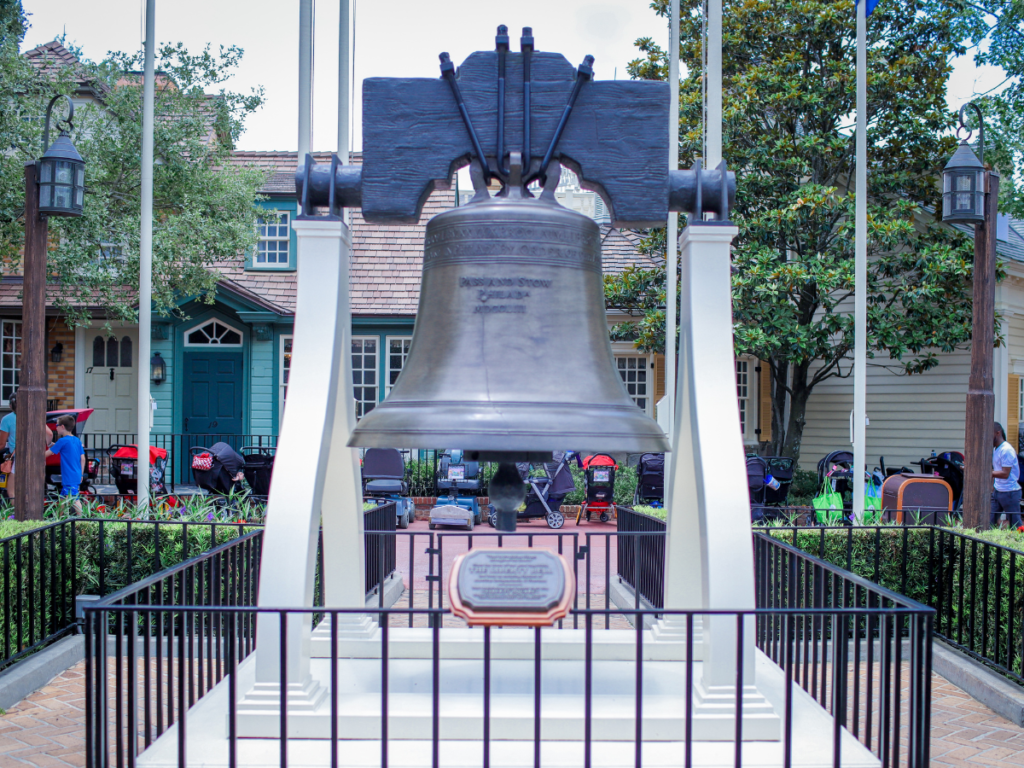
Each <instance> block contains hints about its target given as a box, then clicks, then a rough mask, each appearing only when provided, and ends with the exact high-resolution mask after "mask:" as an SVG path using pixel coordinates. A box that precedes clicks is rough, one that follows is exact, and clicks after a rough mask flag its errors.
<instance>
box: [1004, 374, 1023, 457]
mask: <svg viewBox="0 0 1024 768" xmlns="http://www.w3.org/2000/svg"><path fill="white" fill-rule="evenodd" d="M1006 400H1007V403H1006V439H1007V440H1009V441H1010V445H1016V444H1017V428H1018V425H1019V423H1020V376H1018V375H1016V374H1013V373H1011V374H1010V378H1009V381H1008V382H1007V386H1006Z"/></svg>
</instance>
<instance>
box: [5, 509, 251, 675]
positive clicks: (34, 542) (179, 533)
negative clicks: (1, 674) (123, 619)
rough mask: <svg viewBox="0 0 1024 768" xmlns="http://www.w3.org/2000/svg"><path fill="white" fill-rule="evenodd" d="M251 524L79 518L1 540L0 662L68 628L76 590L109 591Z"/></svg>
mask: <svg viewBox="0 0 1024 768" xmlns="http://www.w3.org/2000/svg"><path fill="white" fill-rule="evenodd" d="M251 527H253V526H248V525H240V524H237V523H207V522H188V521H167V520H161V521H156V520H131V521H124V522H122V521H118V520H103V519H97V520H91V519H77V518H76V519H66V520H61V521H59V522H55V523H50V524H49V525H44V526H42V527H40V528H36V529H34V530H31V531H26V532H24V533H20V534H18V535H16V536H10V537H8V538H6V539H2V540H0V566H2V571H0V593H2V596H0V632H2V643H3V645H2V648H0V667H4V666H7V665H9V664H11V663H13V662H16V661H18V660H19V659H21V658H23V657H24V656H26V655H28V654H30V653H32V652H33V651H36V650H38V649H39V648H41V647H42V646H44V645H47V644H49V643H51V642H53V641H54V640H56V639H58V638H60V637H62V636H63V635H65V634H67V633H68V632H70V631H71V630H72V629H73V628H74V627H75V626H76V623H75V598H76V597H77V596H78V595H80V594H91V595H98V596H101V597H102V596H105V595H108V594H110V593H111V592H114V591H116V590H118V589H121V588H122V587H124V586H126V585H128V584H131V583H133V582H135V581H136V580H138V579H141V578H145V577H147V576H149V575H150V574H153V573H157V572H159V571H162V570H163V569H164V568H166V567H168V566H169V565H172V564H174V563H177V562H180V561H181V560H185V559H188V558H189V557H192V556H193V555H194V554H198V553H199V552H203V551H205V550H207V549H209V548H210V547H211V546H214V545H216V543H217V542H223V541H227V540H229V539H234V538H237V537H238V536H241V535H242V533H243V532H244V530H245V529H248V528H251Z"/></svg>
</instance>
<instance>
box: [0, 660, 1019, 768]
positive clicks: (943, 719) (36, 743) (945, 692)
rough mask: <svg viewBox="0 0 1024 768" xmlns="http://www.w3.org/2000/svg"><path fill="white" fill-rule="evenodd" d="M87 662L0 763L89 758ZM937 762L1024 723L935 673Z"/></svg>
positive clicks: (10, 719)
mask: <svg viewBox="0 0 1024 768" xmlns="http://www.w3.org/2000/svg"><path fill="white" fill-rule="evenodd" d="M83 682H84V663H81V664H77V665H75V666H74V667H72V668H71V669H69V670H68V671H66V672H64V673H63V674H62V675H59V676H58V677H56V678H54V679H53V680H52V681H51V682H50V684H49V685H47V686H46V687H45V688H43V689H42V690H40V691H37V692H36V693H34V694H32V695H31V696H29V697H28V698H27V699H25V700H24V701H22V702H20V703H19V704H18V705H17V706H15V707H13V708H12V709H11V710H10V711H9V712H7V713H6V714H5V715H3V716H0V768H9V767H13V766H26V765H28V766H45V767H47V768H49V767H50V766H76V768H80V767H81V766H83V765H84V764H85V758H84V748H85V734H84V731H83V722H84V694H83V689H82V688H83ZM931 749H932V755H931V756H932V763H933V764H934V765H936V766H940V767H945V766H979V768H980V766H987V768H1021V767H1022V766H1024V729H1022V728H1019V727H1017V726H1015V725H1012V724H1011V723H1010V722H1008V721H1007V720H1004V719H1003V718H1001V717H999V716H998V715H996V714H995V713H994V712H992V710H990V709H989V708H988V707H986V706H984V705H983V704H981V703H979V702H977V701H975V700H974V699H972V698H971V697H969V696H968V695H967V694H966V693H964V692H963V691H962V690H960V689H959V688H957V687H956V686H955V685H953V684H952V683H949V682H947V681H946V680H944V679H943V678H941V677H939V676H938V675H933V676H932V744H931Z"/></svg>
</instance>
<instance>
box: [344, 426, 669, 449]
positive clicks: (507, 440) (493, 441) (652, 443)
mask: <svg viewBox="0 0 1024 768" xmlns="http://www.w3.org/2000/svg"><path fill="white" fill-rule="evenodd" d="M347 445H348V447H349V448H395V447H396V446H397V447H401V448H415V449H417V450H430V449H435V448H439V447H440V448H443V447H445V446H449V445H458V446H459V447H460V448H461V449H462V450H464V451H486V452H500V453H522V452H538V453H539V452H549V451H550V452H553V451H565V450H573V451H585V452H596V451H600V452H603V453H670V452H671V450H672V449H671V446H670V445H669V441H668V438H667V437H665V436H662V437H657V436H651V437H649V438H647V439H642V438H640V437H637V436H635V435H629V436H626V435H609V434H608V433H607V432H601V433H587V434H581V433H570V432H562V433H559V434H558V435H552V434H551V433H550V432H545V433H540V432H538V433H535V434H532V435H531V434H528V433H523V432H517V433H515V434H505V435H501V434H487V435H484V434H481V433H476V432H466V431H458V432H456V431H452V432H447V433H445V432H440V431H433V430H430V431H427V430H423V431H417V432H410V431H409V430H397V429H396V430H381V429H375V430H373V432H364V433H361V434H360V433H359V432H358V431H354V432H353V433H352V436H351V437H350V438H349V441H348V443H347Z"/></svg>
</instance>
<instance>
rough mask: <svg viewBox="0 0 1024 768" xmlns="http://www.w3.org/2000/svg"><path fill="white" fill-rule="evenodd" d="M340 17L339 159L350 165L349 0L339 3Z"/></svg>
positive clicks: (343, 163)
mask: <svg viewBox="0 0 1024 768" xmlns="http://www.w3.org/2000/svg"><path fill="white" fill-rule="evenodd" d="M338 10H339V14H338V16H339V18H338V159H339V160H341V163H342V165H348V164H349V161H350V158H349V154H348V148H349V135H348V128H349V101H350V99H351V97H350V96H349V82H350V81H351V79H352V76H351V74H350V71H351V70H350V69H349V58H350V57H351V52H350V50H349V34H348V25H349V0H341V1H340V3H339V9H338Z"/></svg>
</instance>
